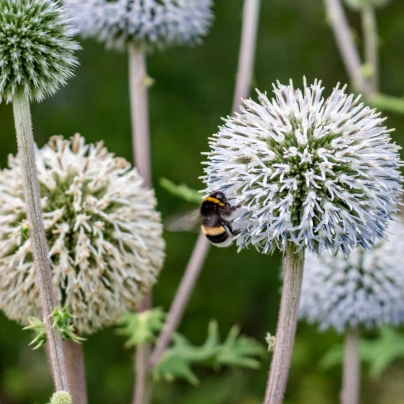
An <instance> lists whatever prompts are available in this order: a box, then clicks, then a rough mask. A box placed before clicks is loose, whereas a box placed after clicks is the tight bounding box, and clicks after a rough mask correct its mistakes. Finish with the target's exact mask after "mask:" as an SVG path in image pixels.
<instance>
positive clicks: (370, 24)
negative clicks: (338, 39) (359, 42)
mask: <svg viewBox="0 0 404 404" xmlns="http://www.w3.org/2000/svg"><path fill="white" fill-rule="evenodd" d="M361 15H362V27H363V36H364V41H365V62H366V64H367V65H368V66H370V67H371V69H372V76H371V78H370V84H371V86H372V92H373V93H375V92H377V91H378V86H379V83H378V81H379V55H378V53H379V52H378V51H379V43H378V42H379V38H378V34H377V21H376V14H375V10H374V8H373V7H370V6H369V7H365V8H363V9H362V11H361Z"/></svg>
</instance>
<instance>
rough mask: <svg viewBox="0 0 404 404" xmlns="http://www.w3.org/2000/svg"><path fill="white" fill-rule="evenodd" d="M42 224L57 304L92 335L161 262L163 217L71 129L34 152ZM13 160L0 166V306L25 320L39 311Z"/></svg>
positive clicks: (133, 178) (137, 185) (129, 304)
mask: <svg viewBox="0 0 404 404" xmlns="http://www.w3.org/2000/svg"><path fill="white" fill-rule="evenodd" d="M36 163H37V167H38V177H39V182H40V187H41V196H42V209H43V212H44V225H45V231H46V235H47V239H48V245H49V256H50V258H51V260H52V264H53V265H52V270H53V286H54V290H55V296H56V298H57V302H58V303H59V304H60V306H61V307H63V306H66V309H67V311H68V312H69V313H71V314H72V315H73V316H75V318H74V319H73V325H74V326H75V329H76V331H77V332H78V333H79V334H83V333H85V334H90V333H93V332H95V331H96V330H98V329H100V328H103V327H105V326H107V325H110V324H112V323H114V322H115V321H116V320H117V319H118V318H120V317H121V315H122V314H123V313H124V312H126V311H128V310H132V309H134V308H136V306H137V304H138V302H139V301H140V300H141V299H142V298H143V297H144V296H145V295H146V294H147V293H148V292H149V290H150V289H151V287H152V286H153V285H154V283H155V282H156V280H157V276H158V274H159V271H160V268H161V266H162V264H163V259H164V247H165V244H164V241H163V239H162V225H161V223H160V215H159V214H158V213H157V212H156V210H155V206H156V199H155V197H154V194H153V191H152V190H147V189H145V188H143V186H142V182H143V181H142V179H141V178H140V177H139V175H138V174H137V172H136V170H134V169H131V167H130V165H129V163H128V162H127V161H126V160H124V159H122V158H115V157H114V156H113V155H112V154H111V153H108V151H107V150H106V149H105V148H104V147H103V145H102V143H101V142H100V143H98V144H96V145H93V144H90V145H86V144H85V143H84V138H82V137H80V136H79V135H76V136H75V137H74V138H73V139H72V140H71V141H68V140H65V139H63V138H61V137H54V138H51V140H50V142H49V143H48V144H47V145H46V146H45V147H44V148H42V149H40V150H38V151H37V155H36ZM19 164H20V161H19V157H18V156H17V157H16V158H14V157H10V159H9V168H7V169H4V170H2V171H1V172H0V309H1V310H3V311H4V312H5V314H6V315H7V316H8V317H9V318H10V319H14V320H17V321H19V322H21V323H23V324H25V323H27V321H28V317H32V316H36V317H40V316H41V307H40V299H39V291H38V289H37V288H36V285H35V271H34V265H33V262H32V248H31V243H30V240H29V237H27V236H26V233H24V232H22V231H21V226H26V223H25V222H24V219H25V207H24V200H23V191H22V180H21V176H20V167H19Z"/></svg>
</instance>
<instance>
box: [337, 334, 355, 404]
mask: <svg viewBox="0 0 404 404" xmlns="http://www.w3.org/2000/svg"><path fill="white" fill-rule="evenodd" d="M359 385H360V361H359V332H358V330H356V329H349V330H348V331H347V332H346V336H345V354H344V370H343V377H342V393H341V404H358V403H359Z"/></svg>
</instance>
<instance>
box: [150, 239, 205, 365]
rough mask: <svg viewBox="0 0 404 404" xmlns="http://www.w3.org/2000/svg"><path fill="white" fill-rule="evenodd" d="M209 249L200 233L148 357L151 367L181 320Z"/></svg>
mask: <svg viewBox="0 0 404 404" xmlns="http://www.w3.org/2000/svg"><path fill="white" fill-rule="evenodd" d="M208 250H209V243H208V242H207V240H206V237H205V236H204V235H203V234H200V235H199V237H198V241H197V242H196V246H195V248H194V251H193V252H192V256H191V259H190V261H189V263H188V266H187V268H186V270H185V274H184V276H183V278H182V280H181V284H180V286H179V288H178V290H177V293H176V294H175V298H174V302H173V303H172V305H171V308H170V312H169V313H168V316H167V320H166V323H165V325H164V329H163V331H162V332H161V334H160V336H159V339H158V341H157V344H156V347H155V348H154V351H153V353H152V356H151V357H150V366H151V367H153V366H154V365H156V364H157V363H158V362H159V360H160V359H161V357H162V355H163V353H164V351H165V350H166V348H167V346H168V345H169V343H170V341H171V337H172V335H173V333H174V331H175V330H176V329H177V327H178V324H179V322H180V321H181V318H182V315H183V314H184V310H185V308H186V305H187V303H188V301H189V297H190V295H191V293H192V290H193V289H194V287H195V283H196V281H197V280H198V277H199V274H200V272H201V268H202V264H203V261H204V259H205V257H206V254H207V253H208Z"/></svg>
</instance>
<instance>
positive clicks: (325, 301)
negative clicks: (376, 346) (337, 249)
mask: <svg viewBox="0 0 404 404" xmlns="http://www.w3.org/2000/svg"><path fill="white" fill-rule="evenodd" d="M389 232H391V233H392V234H391V235H389V241H387V240H379V241H378V242H377V243H376V244H375V246H374V247H373V248H372V249H371V252H370V253H369V252H367V251H365V250H364V249H363V248H358V249H355V250H354V251H352V253H351V254H350V255H349V257H347V258H346V257H344V256H343V255H342V254H338V255H337V256H336V257H332V256H330V255H329V254H327V253H325V254H323V255H322V256H321V257H320V258H318V257H316V256H314V255H313V254H310V253H308V254H306V262H305V268H304V277H303V287H302V296H301V302H300V316H301V318H303V319H305V320H307V321H308V322H309V323H318V324H319V327H320V329H321V330H324V329H327V328H329V327H332V328H335V329H336V330H337V331H339V332H343V331H345V330H346V329H347V328H352V327H358V326H364V327H368V328H369V327H374V326H380V325H382V324H384V323H388V324H393V325H397V324H399V323H402V322H403V321H404V271H403V264H402V251H403V250H404V225H403V224H402V223H399V222H393V223H392V224H391V226H390V227H389Z"/></svg>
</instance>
